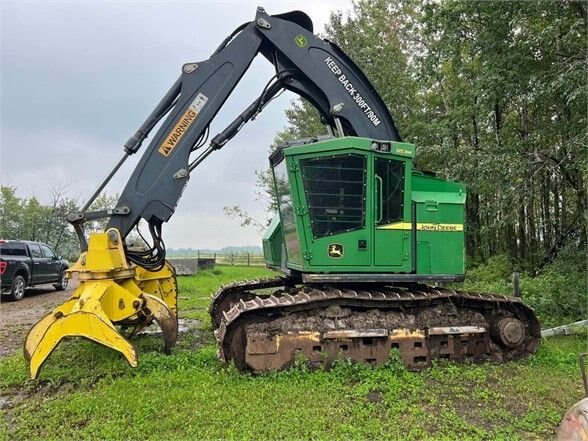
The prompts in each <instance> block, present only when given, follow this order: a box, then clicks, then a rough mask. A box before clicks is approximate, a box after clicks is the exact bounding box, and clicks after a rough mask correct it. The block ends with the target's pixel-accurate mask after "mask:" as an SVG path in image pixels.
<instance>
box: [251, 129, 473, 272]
mask: <svg viewBox="0 0 588 441" xmlns="http://www.w3.org/2000/svg"><path fill="white" fill-rule="evenodd" d="M280 154H281V156H279V159H276V160H275V161H274V165H273V171H274V180H275V185H276V191H277V193H278V205H279V222H278V220H277V219H274V220H273V221H272V224H271V225H270V227H269V229H268V231H267V232H266V234H265V236H264V239H263V244H264V255H265V260H266V263H267V264H268V266H272V267H279V266H281V267H282V268H284V269H288V270H295V271H300V272H304V273H370V272H372V273H416V274H433V275H435V274H439V275H462V274H463V273H464V207H465V197H466V191H465V186H464V185H463V184H460V183H455V182H449V181H445V180H442V179H438V178H434V177H431V176H426V175H424V174H422V173H420V172H418V171H413V169H412V161H413V158H414V155H415V148H414V145H412V144H408V143H397V142H381V141H377V142H376V141H373V140H370V139H365V138H355V137H345V138H334V139H329V140H325V141H321V142H314V143H311V144H306V145H294V146H290V147H286V148H283V150H282V151H281V152H280ZM282 156H283V158H282ZM413 204H415V208H416V222H415V223H414V225H413V219H412V206H413ZM413 226H414V227H415V228H416V229H417V232H416V243H413ZM413 248H416V259H413Z"/></svg>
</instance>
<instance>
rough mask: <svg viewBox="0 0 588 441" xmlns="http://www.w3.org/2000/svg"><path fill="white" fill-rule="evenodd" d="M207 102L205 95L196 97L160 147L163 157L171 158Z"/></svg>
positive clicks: (200, 94)
mask: <svg viewBox="0 0 588 441" xmlns="http://www.w3.org/2000/svg"><path fill="white" fill-rule="evenodd" d="M207 101H208V98H207V97H206V96H205V95H204V94H202V93H199V94H198V95H196V98H194V101H192V104H190V107H188V109H186V111H185V112H184V114H183V115H182V117H181V118H180V119H179V121H178V122H177V123H176V125H175V126H174V128H173V130H172V131H171V132H170V133H169V135H167V138H165V141H163V143H162V144H161V145H160V146H159V153H161V154H162V155H163V156H169V154H170V153H171V152H172V150H173V149H174V148H175V147H176V146H177V145H178V144H179V143H180V141H181V139H182V138H183V136H184V135H185V134H186V132H187V131H188V129H189V128H190V126H191V125H192V123H193V122H194V121H195V120H196V118H197V117H198V114H199V113H200V111H201V110H202V107H204V105H205V104H206V102H207Z"/></svg>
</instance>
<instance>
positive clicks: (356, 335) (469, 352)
mask: <svg viewBox="0 0 588 441" xmlns="http://www.w3.org/2000/svg"><path fill="white" fill-rule="evenodd" d="M268 291H270V292H268ZM210 312H211V317H212V322H213V326H214V327H215V331H214V332H215V337H216V339H217V340H218V342H219V345H220V351H219V357H220V359H221V360H222V361H225V362H233V363H234V364H235V366H236V367H237V368H238V369H239V370H242V371H253V372H264V371H270V370H280V369H285V368H287V367H289V366H291V365H292V364H293V363H294V362H295V361H296V360H297V359H300V358H303V359H306V360H307V361H308V362H309V363H310V365H311V366H313V367H329V366H330V365H331V364H332V363H333V361H334V360H336V359H338V358H345V359H351V360H353V361H359V362H365V363H369V364H372V365H377V364H382V363H385V362H386V361H387V360H389V358H390V355H391V353H392V351H397V352H398V354H399V355H400V358H401V359H402V361H403V362H404V364H405V365H406V366H407V367H408V368H409V369H411V370H419V369H422V368H425V367H428V366H430V364H431V362H432V361H433V360H435V359H447V360H452V361H457V362H482V361H495V362H505V361H511V360H517V359H520V358H523V357H525V356H527V355H529V354H532V353H534V352H535V351H536V350H537V347H538V346H539V342H540V327H539V323H538V321H537V318H536V317H535V314H534V313H533V311H532V310H531V309H530V308H528V307H527V306H525V305H524V304H523V303H522V302H521V301H520V300H519V299H517V298H510V297H506V296H502V295H496V294H485V293H478V292H467V291H455V290H451V289H444V288H432V287H429V286H426V285H417V284H413V285H405V286H386V285H374V284H361V285H355V286H347V287H345V288H343V287H338V286H328V285H295V284H294V282H293V281H292V280H290V279H285V278H278V279H271V280H263V281H259V282H244V283H236V284H232V285H229V286H226V287H223V288H221V289H220V290H219V291H218V292H217V293H216V295H215V297H214V299H213V302H212V305H211V308H210Z"/></svg>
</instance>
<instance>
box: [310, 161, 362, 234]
mask: <svg viewBox="0 0 588 441" xmlns="http://www.w3.org/2000/svg"><path fill="white" fill-rule="evenodd" d="M300 168H301V171H302V180H303V183H304V193H305V195H306V201H307V203H308V213H309V217H310V223H311V229H312V234H313V236H314V238H315V239H316V238H319V237H324V236H330V235H333V234H337V233H342V232H346V231H351V230H357V229H360V228H364V227H365V185H366V158H365V156H363V155H355V154H349V155H338V156H329V157H322V158H312V159H303V160H301V161H300Z"/></svg>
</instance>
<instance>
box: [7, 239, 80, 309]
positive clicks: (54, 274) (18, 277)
mask: <svg viewBox="0 0 588 441" xmlns="http://www.w3.org/2000/svg"><path fill="white" fill-rule="evenodd" d="M68 267H69V262H68V261H67V260H65V259H62V258H61V256H60V257H58V256H56V255H55V253H54V252H53V251H52V250H51V248H49V247H48V246H47V245H45V244H44V243H40V242H30V241H27V240H0V282H1V285H2V287H1V292H2V294H8V295H9V296H10V298H12V299H13V300H20V299H22V298H23V297H24V293H25V288H27V287H28V286H35V285H43V284H47V283H52V284H53V286H55V288H56V289H57V290H58V291H61V290H64V289H65V288H67V281H68V279H67V277H66V276H65V270H66V269H67V268H68Z"/></svg>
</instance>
